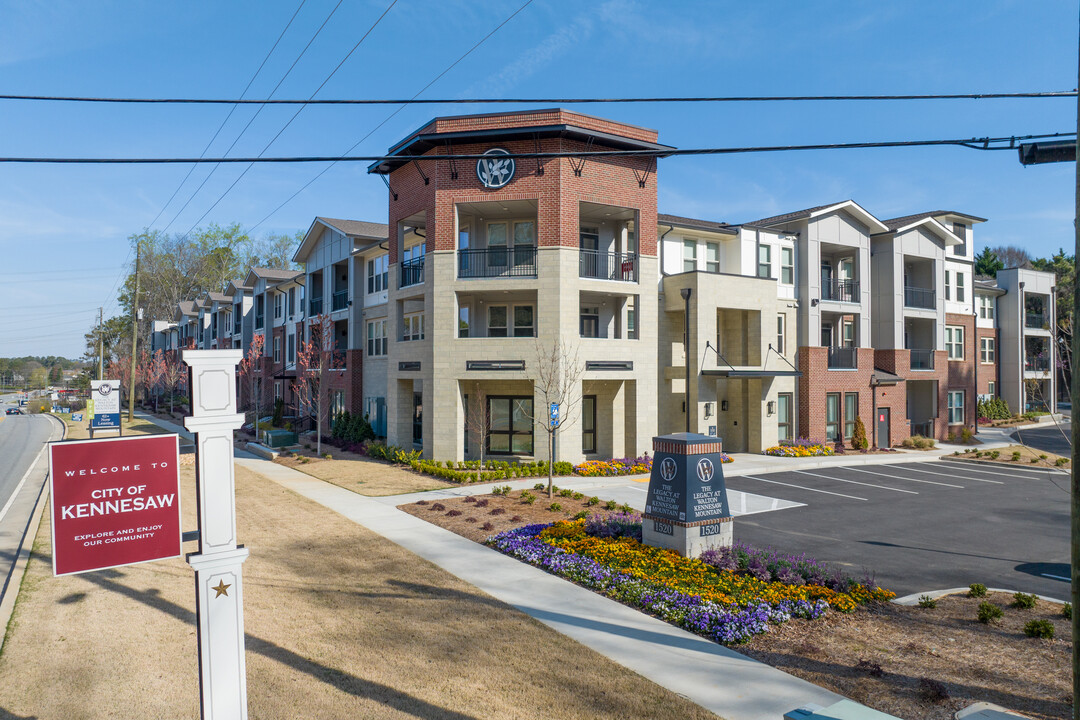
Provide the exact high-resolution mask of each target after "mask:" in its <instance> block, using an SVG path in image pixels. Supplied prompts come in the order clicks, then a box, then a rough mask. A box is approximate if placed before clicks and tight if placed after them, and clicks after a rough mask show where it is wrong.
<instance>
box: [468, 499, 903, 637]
mask: <svg viewBox="0 0 1080 720" xmlns="http://www.w3.org/2000/svg"><path fill="white" fill-rule="evenodd" d="M635 526H636V527H635ZM604 528H607V529H609V530H611V533H610V535H608V536H599V535H598V534H596V533H598V532H604V530H603V529H604ZM635 532H636V533H637V537H640V521H638V522H637V523H635V522H633V518H631V517H629V516H628V517H623V518H619V517H617V516H616V517H615V518H612V519H611V520H597V519H595V518H590V519H589V520H588V521H576V522H559V523H555V524H552V525H547V524H545V525H527V526H525V527H522V528H518V529H515V530H509V531H507V532H504V533H500V534H499V535H496V536H494V537H492V538H489V540H488V542H489V544H491V545H492V546H493V547H495V548H496V549H498V550H500V551H501V552H504V553H506V554H508V555H511V556H513V557H516V558H518V559H519V560H524V561H525V562H528V563H530V564H532V565H536V566H537V567H540V568H543V569H544V570H547V571H548V572H550V573H552V574H555V575H559V576H560V577H564V578H567V579H569V580H572V581H574V582H576V583H578V584H580V585H583V586H585V587H587V588H590V589H592V590H596V591H598V592H600V593H601V594H603V595H606V596H607V597H610V598H613V599H615V600H618V601H620V602H622V603H625V604H627V605H629V606H631V607H636V608H639V609H642V610H645V611H647V612H650V613H652V614H653V615H656V616H657V617H659V618H661V619H663V620H666V621H668V622H671V623H673V624H675V625H678V626H680V627H683V628H685V629H687V630H690V631H692V632H695V633H698V634H700V635H703V636H705V637H708V638H711V639H714V640H716V641H717V642H720V643H724V644H733V643H740V642H745V641H747V640H749V639H750V638H751V637H752V636H754V635H758V634H760V633H764V632H767V631H768V628H769V624H770V623H780V622H784V621H786V620H788V619H790V618H792V617H802V618H806V619H814V618H817V617H820V616H821V615H823V614H824V613H825V612H826V611H827V610H828V609H829V608H830V607H832V608H833V609H836V610H840V611H842V612H850V611H852V610H854V609H855V608H856V607H858V606H859V605H862V604H866V603H869V602H875V601H881V600H887V599H888V598H890V597H893V594H892V593H890V592H889V591H886V590H882V589H880V588H875V587H873V586H871V585H864V584H860V583H858V582H855V581H854V580H852V579H850V578H845V577H843V576H842V575H839V574H838V573H835V572H832V573H831V574H830V573H826V574H825V576H826V577H830V578H835V579H836V582H837V583H838V585H837V587H839V588H842V589H833V588H832V587H827V586H825V585H821V584H816V583H811V582H808V581H807V580H806V578H804V577H802V575H801V574H800V575H799V580H801V581H802V582H801V584H798V583H796V582H794V581H792V582H784V581H781V580H763V579H761V577H760V575H761V572H758V573H757V574H755V573H753V572H752V571H746V570H742V569H740V570H733V569H722V568H721V567H720V566H719V563H720V562H721V558H718V557H714V558H712V560H713V562H707V561H706V560H703V559H690V558H683V557H680V556H679V555H677V554H676V553H674V552H672V551H670V550H661V549H659V548H654V547H648V546H645V545H642V544H641V543H640V542H639V541H638V540H636V539H634V534H635ZM740 549H741V551H742V553H743V554H744V555H745V561H746V563H747V566H749V564H750V562H751V560H752V559H753V558H762V559H761V560H760V561H759V563H760V562H765V563H767V562H768V561H767V560H765V559H764V558H772V559H773V560H774V565H776V566H777V567H780V561H781V560H785V558H783V557H782V556H779V555H775V554H772V555H769V554H768V553H765V554H764V555H762V554H761V553H759V552H757V551H753V552H751V551H750V549H748V548H745V547H743V548H740ZM732 557H733V558H734V562H735V564H736V565H738V564H739V563H740V562H741V558H742V556H741V555H739V554H738V553H735V554H733V555H732ZM787 560H788V561H789V562H788V565H791V566H793V567H798V564H797V563H794V562H790V560H791V559H787ZM723 562H730V560H723ZM759 563H755V564H759ZM788 565H784V566H783V567H784V568H788ZM803 567H804V568H812V567H820V566H817V565H816V563H813V561H809V560H805V559H804V562H803ZM791 572H797V571H794V570H793V571H791ZM807 575H808V576H809V577H814V575H813V574H812V573H809V572H808V573H807Z"/></svg>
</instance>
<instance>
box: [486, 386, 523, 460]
mask: <svg viewBox="0 0 1080 720" xmlns="http://www.w3.org/2000/svg"><path fill="white" fill-rule="evenodd" d="M532 414H533V399H532V398H531V397H490V398H488V418H489V420H488V421H489V422H490V423H491V427H490V429H489V430H488V452H490V453H491V454H492V455H532V452H533V421H532Z"/></svg>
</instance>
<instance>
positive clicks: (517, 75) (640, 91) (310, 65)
mask: <svg viewBox="0 0 1080 720" xmlns="http://www.w3.org/2000/svg"><path fill="white" fill-rule="evenodd" d="M523 2H524V0H490V1H485V2H477V1H476V0H472V1H466V0H440V1H438V2H435V1H428V2H421V1H420V0H399V1H398V2H397V4H396V5H395V6H394V7H393V8H392V9H391V10H390V11H389V13H388V14H387V15H386V17H385V19H384V20H383V21H382V22H381V23H380V24H379V25H378V27H376V29H375V30H374V31H373V32H372V33H371V35H370V36H369V37H368V39H367V40H366V41H365V42H364V43H363V44H362V45H361V46H360V48H359V49H358V50H357V51H356V52H355V53H354V54H353V55H352V57H350V58H349V60H348V61H347V62H346V63H345V64H344V65H343V66H342V67H341V69H340V70H339V71H338V72H337V73H336V74H335V75H334V77H333V78H332V79H331V80H330V81H329V82H328V83H327V84H326V85H325V87H324V88H323V89H322V90H321V92H320V93H319V94H318V95H317V97H320V98H340V97H380V98H384V97H393V98H398V97H411V96H412V95H413V94H415V93H416V92H417V91H419V90H420V89H421V88H422V87H424V86H425V85H427V84H428V82H430V81H431V80H432V79H433V78H434V77H435V76H437V75H438V74H439V73H440V72H442V71H443V70H444V69H445V68H446V67H447V66H448V65H449V64H450V63H452V62H453V61H454V60H456V59H457V58H458V57H459V56H460V55H461V54H462V53H464V52H465V51H466V50H467V49H468V48H470V47H472V46H473V45H474V44H475V43H476V42H478V41H479V40H480V39H481V38H482V37H484V36H485V35H486V34H487V33H489V32H490V31H491V30H492V29H493V28H494V27H495V26H496V25H498V24H499V23H500V22H502V21H503V20H505V19H506V18H507V17H508V16H509V15H510V14H511V13H513V12H514V11H515V10H517V9H518V8H519V7H520V6H521V5H522V3H523ZM389 3H390V0H343V2H341V4H340V6H339V7H338V9H337V11H336V12H335V14H334V15H333V17H332V18H331V20H330V22H329V23H327V25H326V26H325V28H324V29H323V30H322V32H321V33H320V34H319V35H318V36H317V37H316V38H315V40H314V42H312V43H311V46H310V47H309V49H308V50H307V52H306V53H305V54H304V55H303V57H302V58H301V59H300V60H299V62H297V63H296V66H295V68H294V69H293V70H292V72H291V73H290V74H289V76H288V77H287V78H286V79H285V80H284V82H282V84H281V87H280V88H279V89H278V91H277V93H276V94H275V97H279V98H306V97H308V96H309V95H310V94H311V93H312V92H313V91H314V90H315V89H316V88H317V87H318V86H319V85H320V84H321V83H322V82H323V81H324V80H325V78H326V77H327V75H328V74H329V73H330V72H331V70H333V68H334V67H335V66H337V65H338V63H340V62H341V60H342V58H343V57H344V56H345V54H346V53H347V52H348V50H349V49H350V48H351V47H352V46H353V45H354V44H355V43H356V41H357V40H358V39H359V38H360V36H361V35H362V34H363V32H364V31H366V30H367V28H368V27H370V25H371V24H372V23H373V22H374V21H375V19H376V18H377V17H378V16H379V15H380V14H381V13H382V12H383V11H384V10H385V9H386V7H387V5H388V4H389ZM299 4H300V3H299V0H288V1H282V2H279V1H277V0H262V1H261V2H228V3H161V2H145V1H144V2H141V3H136V2H118V1H116V2H94V3H86V2H82V1H80V0H53V1H52V2H48V3H45V2H27V1H26V0H14V1H12V0H0V93H22V94H70V95H100V96H146V97H166V96H171V97H237V96H238V95H239V94H240V92H241V91H242V90H243V89H244V87H245V86H246V85H247V83H248V81H249V80H250V79H251V77H252V74H253V73H254V72H255V70H256V69H257V68H258V67H259V64H260V62H262V60H263V58H264V57H265V56H266V54H267V52H268V51H269V49H270V48H271V46H272V45H273V43H274V41H275V40H276V39H277V37H278V36H279V34H280V33H281V31H282V29H283V28H284V27H285V25H286V23H287V22H288V21H289V18H290V17H291V16H292V15H293V13H294V12H295V11H296V9H297V7H298V6H299ZM336 4H337V0H306V2H305V3H304V5H303V7H302V8H301V10H300V12H299V14H298V15H297V17H296V20H295V22H294V23H293V25H292V27H290V29H289V31H288V32H287V33H286V34H285V36H284V37H283V39H282V40H281V43H280V44H279V46H278V47H277V49H276V50H275V52H274V53H273V54H272V55H271V56H270V59H269V60H268V61H267V63H266V66H265V67H264V68H263V70H262V72H261V73H260V74H259V76H258V77H257V78H256V79H255V82H254V83H253V85H252V88H251V90H250V91H249V94H248V96H249V97H253V98H260V97H266V96H267V95H269V93H270V92H271V91H272V90H273V88H274V86H275V85H276V84H277V83H278V82H279V80H281V78H282V76H283V74H284V73H285V72H286V70H288V68H289V66H290V65H291V64H292V63H293V62H294V61H295V60H296V58H297V56H298V55H299V54H300V52H301V50H302V49H303V48H304V46H305V45H306V44H307V43H308V41H309V40H311V38H312V36H313V34H314V33H315V31H316V29H317V28H318V27H319V25H320V24H322V22H323V21H324V20H325V19H326V17H327V15H328V14H329V13H330V11H331V10H332V9H333V8H334V6H335V5H336ZM1076 68H1077V4H1076V3H1075V2H1061V1H1060V0H1028V1H1027V2H1022V1H1020V0H1016V1H1014V0H983V1H981V2H978V3H973V2H961V1H956V2H947V1H943V0H937V1H935V2H918V1H915V0H911V1H906V2H902V3H879V2H870V1H855V0H815V2H812V3H806V2H796V1H794V0H792V1H789V2H780V1H776V2H760V3H746V2H679V3H672V2H644V1H641V0H607V1H604V2H585V3H583V2H572V1H570V0H533V2H532V3H531V4H530V5H529V6H528V7H527V8H525V9H524V10H523V11H522V12H521V13H520V14H518V15H517V16H516V17H515V18H514V19H513V20H511V21H510V22H509V23H507V24H506V25H505V26H504V27H503V28H502V29H501V30H499V31H498V32H497V33H495V34H494V35H493V36H492V37H491V38H490V39H488V40H487V41H486V42H485V43H484V44H483V45H481V46H480V47H479V48H478V49H477V50H476V51H475V52H474V53H472V54H471V55H470V56H469V57H468V58H466V59H465V60H464V61H463V62H461V63H460V64H459V65H457V66H456V67H455V68H454V69H453V70H452V71H450V72H449V73H448V74H446V75H445V76H444V77H443V78H442V79H441V80H439V82H437V83H436V84H435V85H433V86H432V87H431V89H429V90H428V91H427V92H426V93H425V94H424V96H423V97H448V98H469V97H471V98H476V97H499V96H502V97H509V96H518V97H539V96H649V95H669V96H670V95H761V94H870V93H887V94H896V93H944V92H963V93H969V92H1019V91H1035V90H1068V89H1072V88H1074V87H1075V86H1076V80H1077V76H1076ZM503 107H505V106H503ZM396 109H397V106H394V107H335V106H324V107H310V108H307V109H305V110H304V111H303V112H302V113H301V114H300V116H299V117H298V118H297V119H296V121H295V122H293V124H292V125H291V126H290V127H289V128H288V129H287V130H285V132H283V133H282V134H281V136H280V138H278V140H277V141H276V142H275V143H274V144H273V145H272V146H271V147H270V149H269V151H268V154H270V155H293V154H306V155H334V154H339V153H342V152H344V151H345V150H346V149H347V148H349V147H350V146H352V145H353V144H354V143H356V142H357V141H358V140H360V139H361V138H363V137H364V136H365V135H367V134H368V133H371V135H370V137H369V138H368V139H367V140H366V141H364V142H363V143H362V144H360V145H359V146H358V147H357V148H356V150H355V151H354V154H377V153H381V152H383V151H385V149H386V148H387V147H388V146H389V145H391V144H392V143H394V142H396V141H397V140H399V139H401V138H402V137H404V136H405V135H407V134H408V133H409V132H411V131H412V130H414V129H416V128H417V127H418V126H420V125H422V124H423V123H424V122H425V121H427V120H428V119H430V118H431V117H433V116H435V115H446V114H455V113H458V112H489V111H493V110H496V109H499V108H496V107H492V106H484V105H481V106H468V107H467V108H459V107H455V106H449V105H435V106H431V105H428V106H410V107H406V108H404V109H403V110H401V111H400V112H398V113H397V114H396V115H395V116H394V117H392V118H391V119H389V120H387V121H386V122H385V124H383V125H382V127H380V128H379V129H377V130H374V132H372V130H373V129H374V128H376V126H378V125H379V124H380V123H381V122H383V121H384V120H385V119H386V118H387V116H389V115H390V114H391V113H392V112H393V111H394V110H396ZM578 109H580V110H581V111H583V112H587V113H590V114H594V115H602V116H605V117H610V118H612V119H616V120H620V121H624V122H629V123H634V124H638V125H644V126H647V127H651V128H655V129H657V130H658V131H659V133H660V140H661V142H664V143H667V144H670V145H675V146H677V147H685V148H690V147H711V146H741V145H773V144H799V143H823V142H859V141H874V140H903V139H932V138H954V137H973V136H980V137H981V136H986V135H990V136H996V135H1003V136H1007V135H1020V134H1030V133H1046V132H1058V131H1071V130H1075V128H1076V102H1075V100H1073V99H1053V100H1003V101H991V100H980V101H932V102H906V103H873V104H871V103H861V104H853V103H845V104H838V103H831V104H825V103H801V104H765V103H758V104H746V105H732V104H725V105H702V104H695V105H665V106H653V105H617V106H611V105H607V106H595V105H593V106H579V108H578ZM228 110H229V108H228V107H227V106H196V107H193V106H130V105H126V106H125V105H116V106H111V105H110V106H97V105H93V106H91V105H81V106H76V105H68V104H52V103H40V104H29V103H13V102H0V148H2V150H0V155H8V156H11V155H21V156H183V157H187V156H197V155H199V154H200V153H201V152H202V150H203V148H204V147H205V146H206V143H207V142H208V141H209V140H210V138H211V137H212V135H213V134H214V132H215V130H216V129H217V128H218V126H219V124H220V123H221V121H222V120H223V119H224V118H225V116H226V115H227V113H228ZM294 112H295V109H293V108H289V107H268V108H266V109H265V110H263V111H262V113H261V114H259V116H258V117H257V118H256V119H255V121H254V122H253V123H252V124H251V127H250V128H249V129H248V130H247V132H246V133H244V134H243V135H242V136H241V137H240V139H239V141H238V142H237V143H236V147H235V149H234V150H233V153H232V154H233V155H254V154H257V153H258V152H259V151H261V150H262V148H263V146H264V145H266V143H267V142H268V141H269V140H270V139H271V138H272V137H273V136H274V135H275V134H276V133H277V132H278V131H279V130H280V129H281V127H282V126H283V125H284V123H285V122H286V121H287V120H288V118H289V117H290V116H291V115H292V114H293V113H294ZM254 113H255V108H254V107H251V106H248V107H243V108H240V109H238V110H237V111H236V112H235V113H234V114H233V116H232V118H231V119H230V121H229V123H228V124H227V125H226V127H225V129H224V130H223V131H222V133H221V135H220V136H219V137H218V139H217V140H216V141H215V143H214V144H213V146H212V147H211V150H210V155H216V154H221V153H224V151H225V149H226V148H227V147H228V146H229V145H230V144H231V143H232V142H233V140H234V139H235V138H236V137H237V134H238V133H239V132H240V130H241V129H242V128H243V127H244V125H245V124H247V122H248V121H249V119H250V118H251V117H252V116H253V115H254ZM188 169H189V166H179V165H171V166H58V165H55V166H54V165H35V166H31V165H0V257H2V258H3V260H2V261H0V268H2V276H3V282H2V283H0V303H2V304H3V305H4V306H5V307H7V308H13V309H14V310H15V312H8V313H5V314H4V317H3V318H2V319H0V357H5V356H8V357H9V356H21V355H26V354H35V355H46V354H59V355H66V356H69V357H77V356H79V355H81V354H82V352H83V348H84V346H83V339H82V337H83V333H84V332H85V331H86V330H88V329H89V328H90V327H91V325H92V324H93V322H94V320H95V319H96V315H97V308H98V307H99V306H101V305H104V306H105V312H106V315H107V316H108V315H110V314H115V313H116V312H118V309H117V307H116V301H115V296H116V293H115V289H114V288H115V286H116V284H117V280H118V278H119V277H120V275H121V273H122V272H123V268H124V265H125V263H126V262H128V261H129V260H130V258H129V255H128V251H129V248H130V245H129V242H128V240H127V238H128V236H129V235H131V234H133V233H138V232H139V231H141V230H142V229H143V228H144V227H147V226H149V225H150V224H151V222H152V221H153V220H154V218H155V217H156V216H158V214H159V213H160V219H159V220H158V221H157V223H156V224H154V225H153V226H152V227H153V228H155V229H164V228H166V227H168V231H169V232H185V231H187V230H188V229H189V228H190V227H191V226H192V225H194V224H195V223H196V222H197V221H198V220H199V218H200V217H201V216H202V215H203V214H204V213H206V212H207V210H208V209H209V208H210V207H211V205H213V203H214V202H215V201H217V200H218V199H219V197H221V196H222V194H223V193H224V192H225V190H226V188H227V187H228V186H229V185H230V184H231V183H232V182H233V181H234V180H235V179H236V177H237V176H238V175H239V174H240V173H241V171H242V170H243V166H237V165H230V166H223V167H222V168H220V169H219V170H218V171H217V172H215V173H214V174H213V175H212V176H211V177H210V179H209V180H208V181H207V182H206V185H205V186H204V187H203V189H202V191H200V192H199V193H198V194H196V195H195V196H194V197H193V198H192V199H191V201H190V203H189V204H188V206H187V208H186V209H185V210H184V211H183V212H182V213H179V214H178V211H179V210H180V207H181V206H182V205H183V204H184V202H186V201H187V200H188V198H189V197H191V194H192V193H193V192H194V190H195V188H196V187H197V186H198V184H199V183H201V182H202V181H203V179H204V178H205V177H206V176H207V174H208V173H209V172H210V166H200V167H198V168H196V169H195V171H194V172H193V173H192V176H191V178H190V179H189V180H188V182H187V183H186V184H185V185H184V186H183V187H182V188H181V189H180V192H179V193H178V194H177V199H176V200H174V201H173V202H172V203H171V204H169V205H168V206H166V201H168V199H169V197H170V196H171V195H172V194H173V192H174V190H176V188H177V186H178V185H179V183H180V181H181V179H183V177H184V176H185V175H186V174H187V172H188ZM322 169H323V167H322V166H314V165H261V166H256V167H255V168H253V169H252V170H251V171H250V172H249V173H248V174H247V175H246V176H245V177H244V178H243V179H242V180H241V181H240V182H239V183H238V184H237V185H236V187H235V188H234V189H233V190H232V191H231V192H229V193H228V194H227V195H225V197H224V198H223V199H221V201H220V202H219V203H218V204H217V206H216V207H215V208H214V209H213V210H212V211H210V212H209V214H207V215H206V218H205V220H203V223H204V224H205V223H209V222H218V223H222V224H225V223H231V222H239V223H241V224H242V225H244V226H246V227H248V228H253V227H254V233H255V234H261V233H266V232H294V231H296V230H301V229H306V228H307V227H308V225H309V224H310V222H311V219H312V218H313V217H314V216H315V215H325V216H329V217H341V218H351V219H359V220H372V221H380V222H385V220H386V215H387V192H386V189H385V187H384V186H383V184H382V182H381V181H380V180H379V179H378V178H375V177H372V176H369V175H367V174H366V172H365V170H364V165H363V164H341V165H337V166H335V167H334V168H333V169H331V170H329V171H328V172H326V173H325V174H324V175H323V176H322V177H321V178H320V179H319V180H318V181H316V182H315V183H313V184H312V185H311V186H310V187H309V188H308V189H307V190H305V191H304V192H303V193H301V194H300V195H299V196H297V197H296V198H295V199H294V200H292V201H291V202H290V203H288V204H287V205H285V206H284V207H283V208H281V209H280V210H279V211H278V212H276V213H275V214H273V215H272V216H271V217H270V218H269V219H267V220H266V222H264V223H263V224H261V225H258V226H257V227H255V226H256V223H259V221H260V220H262V219H263V218H264V217H265V216H266V215H267V214H268V213H270V212H271V211H272V210H273V209H274V208H276V207H277V206H278V205H279V204H281V203H282V202H283V201H284V200H285V199H286V198H288V197H289V196H290V195H292V194H293V193H294V192H296V190H298V189H299V188H300V187H301V186H303V185H304V184H305V183H307V182H308V181H309V180H311V179H312V178H313V177H314V176H315V175H316V174H317V173H318V172H319V171H321V170H322ZM658 177H659V188H660V190H659V198H660V210H661V212H667V213H672V214H678V215H688V216H693V217H701V218H707V219H714V220H725V221H729V222H740V221H748V220H753V219H755V218H759V217H765V216H768V215H773V214H776V213H780V212H787V211H790V210H797V209H800V208H804V207H810V206H814V205H819V204H823V203H827V202H831V201H836V200H842V199H846V198H854V199H855V200H856V201H858V202H859V203H860V204H861V205H863V206H864V207H865V208H867V209H868V210H869V211H870V212H872V213H874V214H875V215H877V216H878V217H881V218H888V217H895V216H898V215H906V214H909V213H914V212H920V211H924V210H933V209H955V210H959V211H961V212H965V213H969V214H973V215H978V216H981V217H986V218H989V220H990V222H987V223H985V224H983V225H980V226H978V227H977V229H976V233H977V235H976V238H977V248H976V249H979V248H981V247H982V246H983V245H984V244H986V245H996V244H1014V245H1019V246H1022V247H1025V248H1027V249H1028V251H1029V252H1031V253H1032V254H1034V255H1046V254H1049V253H1051V252H1053V251H1054V250H1056V249H1057V248H1058V247H1059V246H1061V247H1065V248H1071V247H1072V244H1073V230H1072V219H1073V179H1074V166H1073V165H1072V164H1058V165H1044V166H1036V167H1030V168H1023V167H1021V166H1020V164H1019V163H1018V162H1017V159H1016V154H1015V153H1014V152H977V151H972V150H966V149H961V148H918V149H878V150H846V151H834V152H825V151H812V152H799V153H784V154H767V155H766V154H754V155H737V156H716V157H696V158H671V159H667V160H664V161H662V162H661V164H660V168H659V174H658ZM163 208H164V212H162V210H163ZM174 217H175V220H174ZM170 223H171V224H170Z"/></svg>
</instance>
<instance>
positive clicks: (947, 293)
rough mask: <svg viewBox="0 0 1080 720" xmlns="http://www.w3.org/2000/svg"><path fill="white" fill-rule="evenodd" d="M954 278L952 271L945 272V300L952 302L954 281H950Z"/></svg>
mask: <svg viewBox="0 0 1080 720" xmlns="http://www.w3.org/2000/svg"><path fill="white" fill-rule="evenodd" d="M951 277H952V271H951V270H946V271H945V299H946V300H952V281H951V280H950V279H949V278H951Z"/></svg>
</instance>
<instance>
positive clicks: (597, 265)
mask: <svg viewBox="0 0 1080 720" xmlns="http://www.w3.org/2000/svg"><path fill="white" fill-rule="evenodd" d="M578 277H583V278H594V279H597V280H621V281H623V282H637V279H638V256H637V254H636V253H618V252H601V251H599V250H582V251H580V255H579V257H578Z"/></svg>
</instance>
